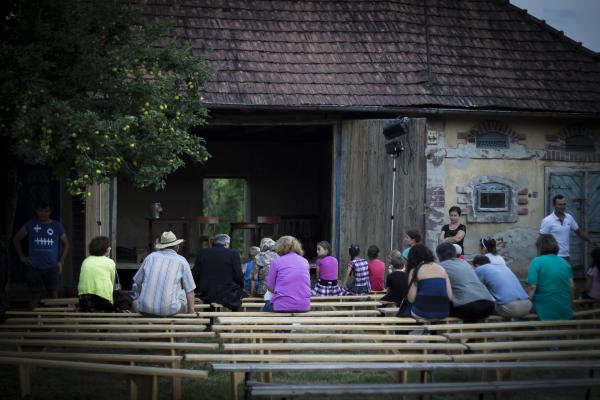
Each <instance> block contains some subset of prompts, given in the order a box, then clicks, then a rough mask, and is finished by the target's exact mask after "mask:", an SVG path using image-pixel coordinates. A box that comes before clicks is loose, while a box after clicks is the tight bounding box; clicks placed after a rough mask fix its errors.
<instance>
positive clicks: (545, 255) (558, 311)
mask: <svg viewBox="0 0 600 400" xmlns="http://www.w3.org/2000/svg"><path fill="white" fill-rule="evenodd" d="M535 246H536V247H537V249H538V254H539V256H537V257H536V258H534V259H533V260H532V261H531V264H530V265H529V272H528V274H527V281H526V283H527V284H528V285H529V287H528V290H527V291H528V294H529V297H531V301H532V303H533V306H534V308H535V312H536V313H537V315H538V317H539V319H540V320H542V321H544V320H556V319H572V318H573V306H572V302H573V297H572V296H573V288H574V285H573V271H572V270H571V266H570V265H569V263H568V262H566V261H565V259H564V258H562V257H559V256H558V255H557V254H558V244H557V243H556V239H554V236H552V235H550V234H541V235H540V237H539V238H538V239H537V241H536V242H535Z"/></svg>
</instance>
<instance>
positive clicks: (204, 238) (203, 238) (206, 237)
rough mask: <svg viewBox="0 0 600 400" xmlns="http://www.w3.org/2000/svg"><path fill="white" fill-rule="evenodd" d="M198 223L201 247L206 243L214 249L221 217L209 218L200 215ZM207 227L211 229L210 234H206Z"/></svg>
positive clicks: (197, 218) (197, 219)
mask: <svg viewBox="0 0 600 400" xmlns="http://www.w3.org/2000/svg"><path fill="white" fill-rule="evenodd" d="M196 222H197V223H198V240H199V242H200V247H202V244H203V243H204V242H206V243H207V244H208V247H212V244H213V240H215V235H216V234H217V224H218V223H219V217H207V216H204V215H200V216H198V217H196ZM206 226H208V227H209V234H206V233H205V227H206Z"/></svg>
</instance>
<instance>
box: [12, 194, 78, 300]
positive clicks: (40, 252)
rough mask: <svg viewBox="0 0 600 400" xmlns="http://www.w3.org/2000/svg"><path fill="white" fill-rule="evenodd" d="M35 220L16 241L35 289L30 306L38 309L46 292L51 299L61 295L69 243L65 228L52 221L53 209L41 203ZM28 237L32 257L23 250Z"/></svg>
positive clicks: (22, 229)
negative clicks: (25, 239)
mask: <svg viewBox="0 0 600 400" xmlns="http://www.w3.org/2000/svg"><path fill="white" fill-rule="evenodd" d="M35 212H36V215H37V218H34V219H32V220H30V221H28V222H27V223H25V225H23V226H22V227H21V229H19V231H18V232H17V234H16V235H15V237H14V239H13V244H14V246H15V250H16V252H17V255H18V257H19V260H21V262H22V263H23V264H24V265H25V267H26V269H27V270H26V271H27V272H26V279H27V284H28V286H29V289H30V290H31V303H30V307H32V308H34V307H37V306H38V304H39V301H40V298H41V295H42V293H43V292H46V294H47V295H48V296H49V297H51V298H56V297H57V296H58V286H59V277H60V273H61V272H62V267H63V264H64V262H65V257H66V256H67V253H68V252H69V240H68V239H67V235H66V234H65V228H64V227H63V225H62V224H61V223H60V222H58V221H56V220H53V219H51V218H50V215H51V214H52V208H51V207H50V205H49V204H48V203H47V202H41V203H40V204H39V205H38V207H37V208H36V210H35ZM25 237H27V238H28V244H29V246H28V248H29V254H28V255H27V256H26V255H25V253H24V252H23V248H22V247H21V242H22V240H23V239H24V238H25Z"/></svg>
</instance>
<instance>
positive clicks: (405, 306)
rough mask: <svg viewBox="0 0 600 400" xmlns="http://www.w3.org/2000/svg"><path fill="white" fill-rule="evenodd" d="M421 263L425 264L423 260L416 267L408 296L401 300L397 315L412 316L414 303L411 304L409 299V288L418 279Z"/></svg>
mask: <svg viewBox="0 0 600 400" xmlns="http://www.w3.org/2000/svg"><path fill="white" fill-rule="evenodd" d="M421 265H423V262H421V263H420V264H419V265H417V267H416V268H415V272H414V273H413V277H412V279H411V280H410V283H409V284H408V286H407V292H406V296H404V298H403V299H402V301H401V302H400V305H399V306H398V313H397V314H396V317H411V316H412V315H411V313H410V309H411V307H412V304H411V302H410V301H408V290H410V287H411V286H412V285H413V284H414V283H415V281H416V279H417V274H418V273H419V268H421ZM417 282H418V281H417Z"/></svg>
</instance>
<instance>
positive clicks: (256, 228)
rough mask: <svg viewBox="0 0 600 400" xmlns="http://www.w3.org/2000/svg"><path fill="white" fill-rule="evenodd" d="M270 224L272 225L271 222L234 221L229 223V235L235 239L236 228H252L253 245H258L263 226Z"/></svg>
mask: <svg viewBox="0 0 600 400" xmlns="http://www.w3.org/2000/svg"><path fill="white" fill-rule="evenodd" d="M268 226H271V224H257V223H252V222H232V223H231V224H230V225H229V236H230V237H231V240H232V241H233V232H234V231H236V230H242V229H247V230H250V236H251V238H250V240H251V242H252V243H251V244H250V245H251V246H258V244H259V242H260V239H261V238H260V237H259V236H260V235H261V233H262V230H263V228H266V227H268Z"/></svg>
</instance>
